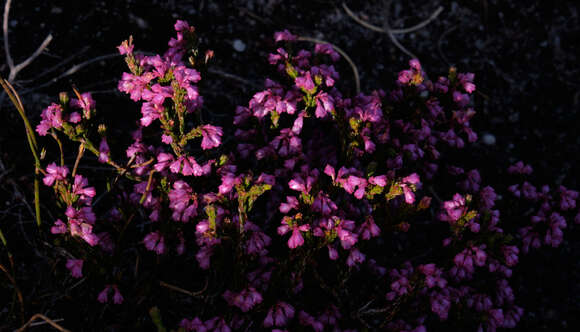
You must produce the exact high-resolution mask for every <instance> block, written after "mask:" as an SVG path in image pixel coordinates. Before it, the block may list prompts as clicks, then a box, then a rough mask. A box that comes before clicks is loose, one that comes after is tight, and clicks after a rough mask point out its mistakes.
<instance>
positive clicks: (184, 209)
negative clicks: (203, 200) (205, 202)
mask: <svg viewBox="0 0 580 332" xmlns="http://www.w3.org/2000/svg"><path fill="white" fill-rule="evenodd" d="M192 192H193V191H192V189H191V187H190V186H189V185H188V184H187V183H185V182H184V181H181V180H180V181H176V182H175V183H174V184H173V189H172V190H170V191H169V194H168V195H167V196H168V197H169V208H170V209H171V210H173V214H172V218H173V220H176V221H181V222H187V221H189V220H190V219H191V217H194V216H196V215H197V200H196V199H195V197H194V196H192ZM192 199H193V202H192V203H191V204H190V200H192Z"/></svg>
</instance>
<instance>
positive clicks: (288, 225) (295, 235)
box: [278, 217, 310, 249]
mask: <svg viewBox="0 0 580 332" xmlns="http://www.w3.org/2000/svg"><path fill="white" fill-rule="evenodd" d="M290 230H291V231H292V235H291V236H290V239H288V247H289V248H290V249H295V248H297V247H299V246H301V245H303V244H304V238H303V237H302V234H301V233H300V232H308V231H309V230H310V225H308V224H304V225H301V226H298V224H296V223H295V222H293V221H292V219H291V218H289V217H284V218H282V225H281V226H278V234H280V235H284V234H286V233H288V231H290Z"/></svg>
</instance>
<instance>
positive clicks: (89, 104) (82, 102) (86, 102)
mask: <svg viewBox="0 0 580 332" xmlns="http://www.w3.org/2000/svg"><path fill="white" fill-rule="evenodd" d="M70 107H75V108H80V109H82V110H83V111H84V112H83V114H84V115H85V118H89V117H90V116H89V115H88V114H89V112H90V111H91V110H93V109H95V100H94V99H93V97H92V96H91V94H90V93H88V92H85V93H83V94H81V99H75V98H73V99H71V100H70Z"/></svg>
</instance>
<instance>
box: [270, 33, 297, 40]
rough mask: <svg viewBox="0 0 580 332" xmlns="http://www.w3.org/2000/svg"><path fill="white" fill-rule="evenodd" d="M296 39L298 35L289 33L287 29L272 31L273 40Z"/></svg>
mask: <svg viewBox="0 0 580 332" xmlns="http://www.w3.org/2000/svg"><path fill="white" fill-rule="evenodd" d="M297 39H298V36H295V35H293V34H291V33H290V31H288V30H284V31H278V32H275V33H274V40H275V41H276V42H280V41H283V40H285V41H295V40H297Z"/></svg>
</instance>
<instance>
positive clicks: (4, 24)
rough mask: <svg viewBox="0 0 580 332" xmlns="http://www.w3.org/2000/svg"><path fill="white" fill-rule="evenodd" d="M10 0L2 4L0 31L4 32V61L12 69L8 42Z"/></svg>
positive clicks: (12, 62) (12, 64)
mask: <svg viewBox="0 0 580 332" xmlns="http://www.w3.org/2000/svg"><path fill="white" fill-rule="evenodd" d="M11 4H12V0H6V3H5V4H4V18H3V21H2V32H3V33H4V52H5V53H6V62H7V63H8V68H10V71H12V68H14V60H12V55H11V54H10V43H9V42H8V14H9V13H10V5H11Z"/></svg>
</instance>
